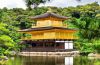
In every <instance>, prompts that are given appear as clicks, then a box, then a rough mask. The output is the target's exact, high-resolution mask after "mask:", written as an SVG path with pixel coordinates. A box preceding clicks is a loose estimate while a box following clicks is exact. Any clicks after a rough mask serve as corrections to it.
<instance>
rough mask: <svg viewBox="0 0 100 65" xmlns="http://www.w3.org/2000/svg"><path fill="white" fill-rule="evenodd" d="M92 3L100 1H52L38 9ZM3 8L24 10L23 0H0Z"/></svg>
mask: <svg viewBox="0 0 100 65" xmlns="http://www.w3.org/2000/svg"><path fill="white" fill-rule="evenodd" d="M92 2H98V3H99V4H100V0H82V1H81V2H78V1H76V0H52V1H51V2H47V3H45V4H40V5H39V7H41V6H56V7H68V6H77V5H85V4H88V3H92ZM3 7H7V8H23V9H26V5H25V2H24V0H0V8H3Z"/></svg>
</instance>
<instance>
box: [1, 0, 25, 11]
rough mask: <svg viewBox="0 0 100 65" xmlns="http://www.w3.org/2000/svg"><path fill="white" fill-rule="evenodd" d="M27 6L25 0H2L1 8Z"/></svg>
mask: <svg viewBox="0 0 100 65" xmlns="http://www.w3.org/2000/svg"><path fill="white" fill-rule="evenodd" d="M3 7H7V8H16V7H18V8H24V9H25V8H26V5H25V2H24V1H23V0H0V8H3Z"/></svg>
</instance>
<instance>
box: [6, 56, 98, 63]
mask: <svg viewBox="0 0 100 65" xmlns="http://www.w3.org/2000/svg"><path fill="white" fill-rule="evenodd" d="M7 65H100V59H97V58H93V57H92V58H90V57H86V56H81V57H62V56H50V57H49V56H46V57H42V56H41V57H34V56H29V57H23V56H17V57H14V58H11V59H10V60H8V62H7Z"/></svg>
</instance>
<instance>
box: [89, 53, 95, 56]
mask: <svg viewBox="0 0 100 65" xmlns="http://www.w3.org/2000/svg"><path fill="white" fill-rule="evenodd" d="M88 56H90V57H95V56H96V54H94V53H90V54H88Z"/></svg>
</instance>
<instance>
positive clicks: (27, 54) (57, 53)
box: [19, 51, 79, 56]
mask: <svg viewBox="0 0 100 65" xmlns="http://www.w3.org/2000/svg"><path fill="white" fill-rule="evenodd" d="M19 55H21V56H78V55H79V51H71V52H20V53H19Z"/></svg>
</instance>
